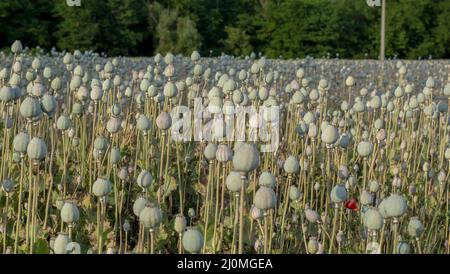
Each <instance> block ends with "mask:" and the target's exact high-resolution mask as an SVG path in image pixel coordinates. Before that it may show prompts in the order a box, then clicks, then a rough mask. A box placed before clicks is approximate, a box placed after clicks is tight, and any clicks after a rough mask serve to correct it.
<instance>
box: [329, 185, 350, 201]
mask: <svg viewBox="0 0 450 274" xmlns="http://www.w3.org/2000/svg"><path fill="white" fill-rule="evenodd" d="M330 197H331V201H332V202H333V203H342V202H345V200H347V189H345V186H344V185H336V186H334V187H333V189H332V190H331V196H330Z"/></svg>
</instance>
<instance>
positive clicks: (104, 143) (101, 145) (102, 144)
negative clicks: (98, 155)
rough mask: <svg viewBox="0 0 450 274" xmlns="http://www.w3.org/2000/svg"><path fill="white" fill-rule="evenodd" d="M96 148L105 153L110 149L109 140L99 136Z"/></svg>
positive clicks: (95, 141) (95, 142)
mask: <svg viewBox="0 0 450 274" xmlns="http://www.w3.org/2000/svg"><path fill="white" fill-rule="evenodd" d="M94 148H95V149H96V150H99V151H105V150H106V149H107V148H108V140H107V139H106V138H105V137H103V136H97V137H96V138H95V140H94Z"/></svg>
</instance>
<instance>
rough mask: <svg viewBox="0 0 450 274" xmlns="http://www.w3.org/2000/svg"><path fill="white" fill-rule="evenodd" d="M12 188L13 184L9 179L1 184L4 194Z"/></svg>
mask: <svg viewBox="0 0 450 274" xmlns="http://www.w3.org/2000/svg"><path fill="white" fill-rule="evenodd" d="M13 188H14V182H13V181H12V180H10V179H6V180H4V181H3V182H2V189H3V191H5V192H6V193H10V192H11V191H12V190H13Z"/></svg>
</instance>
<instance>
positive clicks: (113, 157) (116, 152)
mask: <svg viewBox="0 0 450 274" xmlns="http://www.w3.org/2000/svg"><path fill="white" fill-rule="evenodd" d="M121 158H122V156H121V154H120V149H118V148H116V147H113V148H111V152H110V153H109V159H110V161H111V164H113V165H116V164H117V163H119V162H120V160H121Z"/></svg>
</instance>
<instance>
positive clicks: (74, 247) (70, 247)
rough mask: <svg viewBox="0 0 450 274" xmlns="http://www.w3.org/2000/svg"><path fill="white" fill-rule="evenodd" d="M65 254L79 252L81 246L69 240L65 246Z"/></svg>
mask: <svg viewBox="0 0 450 274" xmlns="http://www.w3.org/2000/svg"><path fill="white" fill-rule="evenodd" d="M66 254H81V247H80V244H79V243H76V242H70V243H68V244H67V246H66Z"/></svg>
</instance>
